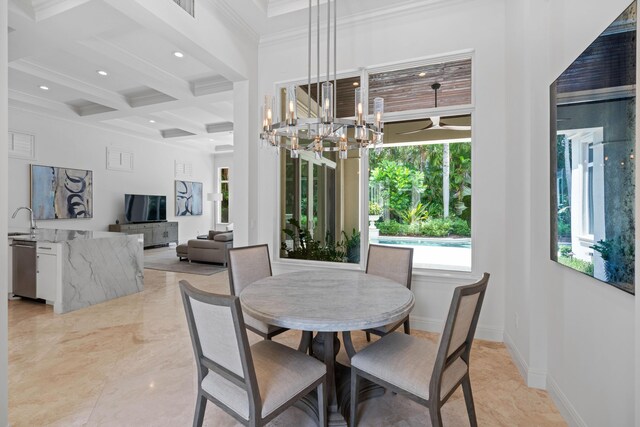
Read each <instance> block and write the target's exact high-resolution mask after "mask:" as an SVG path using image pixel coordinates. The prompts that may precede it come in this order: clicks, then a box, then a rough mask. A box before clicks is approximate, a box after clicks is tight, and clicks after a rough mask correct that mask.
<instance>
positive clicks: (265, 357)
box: [202, 341, 327, 420]
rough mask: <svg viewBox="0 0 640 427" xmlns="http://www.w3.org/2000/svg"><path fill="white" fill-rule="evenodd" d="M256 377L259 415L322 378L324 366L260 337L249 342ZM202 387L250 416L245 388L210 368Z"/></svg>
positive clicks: (230, 406) (268, 411)
mask: <svg viewBox="0 0 640 427" xmlns="http://www.w3.org/2000/svg"><path fill="white" fill-rule="evenodd" d="M251 356H252V357H253V365H254V367H255V371H256V380H257V383H258V388H259V389H260V396H261V397H262V417H263V418H266V417H268V416H269V415H270V414H271V413H272V412H273V411H274V410H276V409H278V408H279V407H281V406H282V405H284V404H285V403H286V402H287V401H288V400H289V399H291V398H292V397H293V396H295V395H297V394H298V393H300V392H301V391H302V390H304V389H305V388H307V387H309V386H310V385H312V384H313V383H315V382H317V381H318V380H319V379H321V378H322V377H323V376H324V374H325V373H326V370H327V369H326V367H325V365H324V364H323V363H321V362H319V361H318V360H316V359H313V358H311V357H308V356H306V355H305V354H304V353H301V352H299V351H296V350H294V349H292V348H289V347H285V346H283V345H280V344H277V343H274V342H273V341H260V342H258V343H256V344H254V345H252V346H251ZM202 390H204V391H205V392H207V393H209V394H210V395H211V396H213V397H214V398H216V399H217V400H219V401H220V402H222V403H223V404H225V405H226V406H228V407H229V408H231V409H233V410H234V411H235V412H236V413H238V414H239V415H240V416H242V417H243V418H244V419H246V420H248V419H249V399H248V397H247V392H246V391H245V390H243V389H241V388H240V387H238V386H236V385H235V384H233V383H232V382H231V381H228V380H226V379H225V378H223V377H222V376H220V375H218V374H216V373H215V372H213V371H209V373H208V374H207V376H206V377H205V378H204V380H202Z"/></svg>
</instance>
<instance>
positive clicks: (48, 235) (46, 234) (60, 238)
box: [9, 228, 126, 243]
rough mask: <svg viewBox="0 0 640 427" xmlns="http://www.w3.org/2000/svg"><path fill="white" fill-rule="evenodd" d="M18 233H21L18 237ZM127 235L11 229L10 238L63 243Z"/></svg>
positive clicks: (99, 232) (102, 232)
mask: <svg viewBox="0 0 640 427" xmlns="http://www.w3.org/2000/svg"><path fill="white" fill-rule="evenodd" d="M16 233H19V234H17V235H16ZM125 235H126V234H125V233H113V232H110V231H88V230H58V229H52V228H38V229H36V230H34V231H33V232H31V231H30V230H28V229H10V230H9V238H10V239H13V240H21V241H28V242H48V243H61V242H68V241H71V240H85V239H103V238H111V237H118V236H125Z"/></svg>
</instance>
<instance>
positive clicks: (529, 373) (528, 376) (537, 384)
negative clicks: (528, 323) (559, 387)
mask: <svg viewBox="0 0 640 427" xmlns="http://www.w3.org/2000/svg"><path fill="white" fill-rule="evenodd" d="M504 344H505V346H506V347H507V351H509V354H510V355H511V359H513V361H514V363H515V364H516V367H517V368H518V371H519V372H520V375H521V376H522V378H523V379H524V381H525V382H526V383H527V386H528V387H532V388H539V389H541V390H546V388H547V372H546V371H543V370H541V369H531V368H529V364H528V363H527V361H526V360H525V358H524V356H523V355H522V353H520V350H518V347H517V346H516V345H515V342H514V341H513V338H511V335H509V333H508V332H506V331H505V332H504Z"/></svg>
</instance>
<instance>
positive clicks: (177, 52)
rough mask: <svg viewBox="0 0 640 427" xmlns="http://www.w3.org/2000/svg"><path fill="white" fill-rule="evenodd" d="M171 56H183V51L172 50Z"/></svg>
mask: <svg viewBox="0 0 640 427" xmlns="http://www.w3.org/2000/svg"><path fill="white" fill-rule="evenodd" d="M173 56H175V57H176V58H184V53H182V52H180V51H177V50H176V51H175V52H173Z"/></svg>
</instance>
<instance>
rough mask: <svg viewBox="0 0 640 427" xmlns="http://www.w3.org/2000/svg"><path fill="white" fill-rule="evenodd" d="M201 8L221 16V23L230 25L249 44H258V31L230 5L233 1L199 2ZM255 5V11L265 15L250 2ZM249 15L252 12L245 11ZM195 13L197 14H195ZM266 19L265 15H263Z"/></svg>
mask: <svg viewBox="0 0 640 427" xmlns="http://www.w3.org/2000/svg"><path fill="white" fill-rule="evenodd" d="M201 1H202V4H201V5H202V6H204V7H207V8H209V11H210V12H211V13H212V14H214V15H222V17H223V21H226V22H228V23H229V24H230V27H231V28H234V29H239V30H240V33H241V34H243V35H244V36H246V37H247V38H248V39H249V40H250V41H251V42H253V43H256V44H257V43H258V42H259V41H260V34H259V31H258V30H257V29H256V28H254V26H253V25H251V24H250V23H249V21H248V20H247V19H246V18H245V17H244V16H243V15H241V14H240V13H239V12H237V11H236V10H235V9H234V8H233V6H231V5H230V1H233V0H201ZM252 3H253V4H254V5H255V7H256V9H258V10H259V11H261V12H263V13H265V12H264V11H263V10H262V8H261V7H260V6H259V4H257V3H256V1H255V0H253V1H252ZM246 12H248V13H249V14H251V13H253V12H252V11H246ZM196 13H197V12H196ZM265 17H266V13H265Z"/></svg>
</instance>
